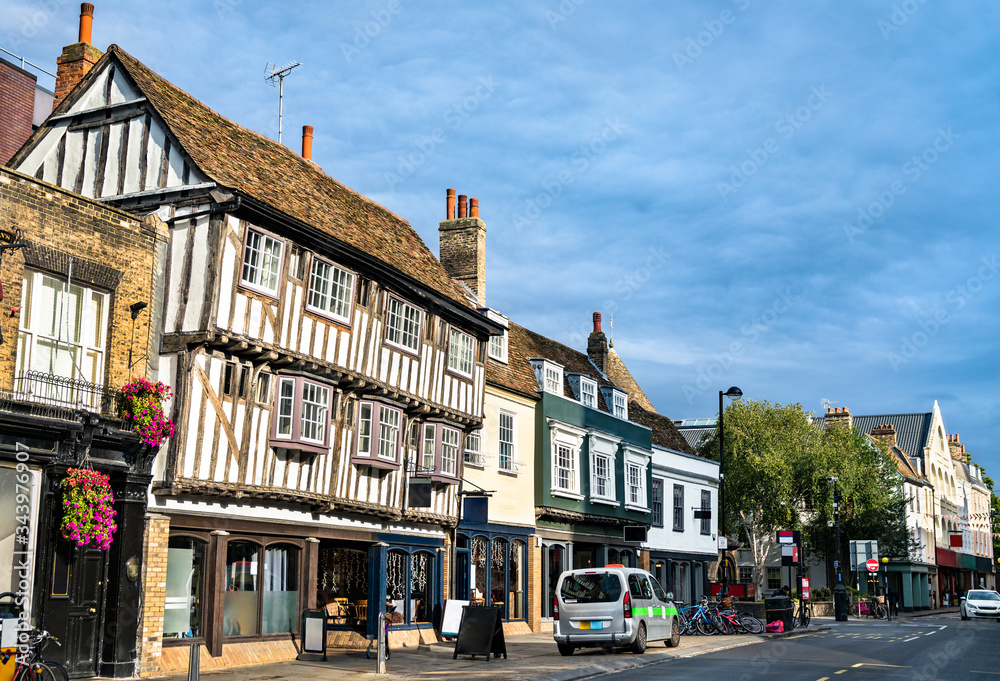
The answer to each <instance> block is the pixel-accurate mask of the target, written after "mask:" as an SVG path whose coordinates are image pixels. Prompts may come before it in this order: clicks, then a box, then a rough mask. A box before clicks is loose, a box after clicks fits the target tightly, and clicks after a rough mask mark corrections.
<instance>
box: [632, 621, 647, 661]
mask: <svg viewBox="0 0 1000 681" xmlns="http://www.w3.org/2000/svg"><path fill="white" fill-rule="evenodd" d="M632 652H633V653H635V654H636V655H642V654H643V653H644V652H646V625H645V624H643V623H642V622H639V631H637V632H636V634H635V640H634V641H632Z"/></svg>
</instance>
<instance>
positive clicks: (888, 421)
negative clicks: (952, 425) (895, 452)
mask: <svg viewBox="0 0 1000 681" xmlns="http://www.w3.org/2000/svg"><path fill="white" fill-rule="evenodd" d="M853 423H854V427H855V428H856V429H857V430H858V432H860V433H871V432H872V431H873V430H875V429H876V428H878V427H879V426H882V425H889V426H893V427H894V428H895V429H896V446H897V447H899V448H900V449H902V450H903V451H904V452H906V453H907V454H908V455H909V456H918V457H923V455H924V446H925V445H926V443H927V433H928V431H929V429H930V426H931V414H930V412H928V413H926V414H887V415H884V416H854V417H853Z"/></svg>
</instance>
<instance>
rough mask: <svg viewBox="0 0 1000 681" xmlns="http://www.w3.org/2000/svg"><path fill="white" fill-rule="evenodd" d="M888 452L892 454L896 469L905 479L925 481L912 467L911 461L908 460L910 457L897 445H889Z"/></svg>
mask: <svg viewBox="0 0 1000 681" xmlns="http://www.w3.org/2000/svg"><path fill="white" fill-rule="evenodd" d="M889 454H890V455H891V456H892V460H893V463H895V464H896V470H897V471H899V474H900V475H902V476H903V477H904V478H906V479H907V480H911V481H913V482H917V483H921V482H927V481H926V479H925V478H924V476H922V475H920V472H919V471H917V469H916V468H914V467H913V462H912V461H910V457H909V456H907V454H906V452H904V451H903V450H902V449H900V448H899V447H891V448H890V449H889Z"/></svg>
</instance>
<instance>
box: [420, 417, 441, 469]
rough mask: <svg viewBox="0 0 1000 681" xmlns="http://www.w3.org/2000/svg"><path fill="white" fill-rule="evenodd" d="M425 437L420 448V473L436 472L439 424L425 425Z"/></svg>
mask: <svg viewBox="0 0 1000 681" xmlns="http://www.w3.org/2000/svg"><path fill="white" fill-rule="evenodd" d="M423 430H424V437H423V442H422V443H421V446H420V472H421V473H431V472H433V471H434V462H435V459H436V458H437V457H436V454H437V424H436V423H425V424H424V429H423Z"/></svg>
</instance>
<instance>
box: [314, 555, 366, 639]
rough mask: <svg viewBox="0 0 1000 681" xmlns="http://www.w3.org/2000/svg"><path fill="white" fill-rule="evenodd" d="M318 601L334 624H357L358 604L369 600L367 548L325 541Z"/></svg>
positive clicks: (318, 578) (319, 573) (318, 584)
mask: <svg viewBox="0 0 1000 681" xmlns="http://www.w3.org/2000/svg"><path fill="white" fill-rule="evenodd" d="M316 578H317V591H318V593H317V597H318V598H317V600H318V603H319V605H320V606H324V605H328V604H335V605H334V606H333V607H328V608H327V612H328V613H331V614H332V616H333V617H334V618H335V621H334V623H335V624H356V623H357V622H355V621H354V620H353V619H352V617H356V616H357V615H358V612H357V610H358V608H357V606H358V605H361V604H366V603H367V602H368V600H367V599H368V551H366V550H364V549H356V548H351V547H348V546H344V545H338V544H335V543H331V542H327V541H324V542H323V543H322V545H321V546H320V550H319V565H318V570H317V575H316Z"/></svg>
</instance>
